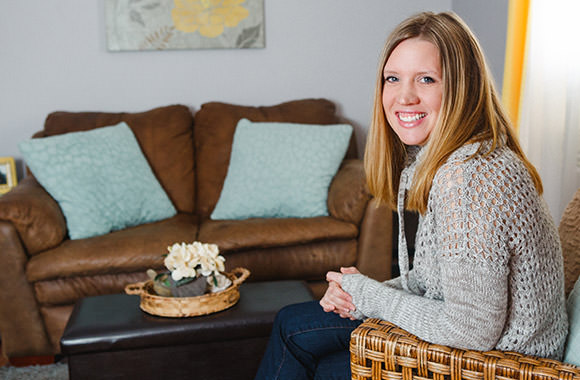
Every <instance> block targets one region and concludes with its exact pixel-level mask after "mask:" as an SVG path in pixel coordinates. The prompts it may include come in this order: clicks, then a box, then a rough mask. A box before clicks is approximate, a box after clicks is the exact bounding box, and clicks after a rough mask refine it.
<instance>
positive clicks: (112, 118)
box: [36, 105, 195, 213]
mask: <svg viewBox="0 0 580 380" xmlns="http://www.w3.org/2000/svg"><path fill="white" fill-rule="evenodd" d="M121 121H124V122H125V123H127V124H128V125H129V127H130V128H131V130H132V131H133V133H134V134H135V137H136V138H137V141H138V142H139V145H140V147H141V150H142V151H143V153H144V155H145V158H146V159H147V161H148V163H149V165H150V166H151V169H152V170H153V173H154V174H155V176H156V177H157V179H158V180H159V183H160V184H161V186H162V187H163V189H164V190H165V191H166V192H167V195H168V196H169V198H170V199H171V201H172V202H173V205H174V206H175V208H176V209H177V210H178V211H180V212H188V213H192V212H194V211H195V201H194V200H195V192H194V185H195V177H194V163H193V160H194V154H193V116H192V114H191V112H190V111H189V109H188V108H187V107H186V106H183V105H172V106H167V107H160V108H155V109H152V110H150V111H146V112H140V113H108V112H54V113H51V114H50V115H48V117H47V118H46V121H45V124H44V131H42V133H40V134H37V135H36V136H53V135H58V134H63V133H67V132H77V131H86V130H90V129H95V128H100V127H104V126H110V125H115V124H118V123H119V122H121Z"/></svg>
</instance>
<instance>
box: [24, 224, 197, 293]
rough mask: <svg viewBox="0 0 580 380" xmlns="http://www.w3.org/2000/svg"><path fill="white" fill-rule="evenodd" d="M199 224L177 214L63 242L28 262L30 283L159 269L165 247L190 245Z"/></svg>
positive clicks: (27, 274) (161, 265)
mask: <svg viewBox="0 0 580 380" xmlns="http://www.w3.org/2000/svg"><path fill="white" fill-rule="evenodd" d="M197 229H198V224H197V221H196V217H195V216H194V215H192V214H178V215H176V216H174V217H173V218H170V219H166V220H163V221H160V222H155V223H149V224H143V225H140V226H137V227H131V228H127V229H125V230H121V231H115V232H111V233H109V234H107V235H103V236H96V237H92V238H88V239H80V240H66V241H64V242H63V243H62V244H61V245H60V246H58V247H57V248H54V249H50V250H47V251H44V252H42V253H40V254H38V255H36V256H34V257H32V258H31V259H30V261H29V262H28V266H27V270H26V277H27V279H28V281H29V282H36V281H42V280H51V279H56V278H66V277H74V276H90V275H97V274H98V275H102V274H115V273H130V272H137V271H145V270H147V269H148V268H154V269H156V268H162V267H163V257H162V255H163V254H165V253H167V247H168V246H169V245H171V244H173V243H175V242H182V241H193V240H195V236H196V234H197Z"/></svg>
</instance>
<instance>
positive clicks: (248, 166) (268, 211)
mask: <svg viewBox="0 0 580 380" xmlns="http://www.w3.org/2000/svg"><path fill="white" fill-rule="evenodd" d="M351 134H352V127H351V126H350V125H346V124H335V125H311V124H293V123H268V122H262V123H255V122H251V121H249V120H247V119H242V120H240V121H239V123H238V125H237V127H236V132H235V134H234V142H233V145H232V153H231V157H230V165H229V168H228V173H227V176H226V179H225V183H224V186H223V189H222V192H221V194H220V198H219V201H218V203H217V205H216V207H215V209H214V211H213V213H212V214H211V219H247V218H292V217H295V218H308V217H314V216H326V215H328V208H327V205H326V200H327V196H328V187H329V186H330V182H331V181H332V178H333V177H334V175H335V174H336V172H337V170H338V167H339V166H340V163H341V162H342V159H343V158H344V155H345V153H346V149H347V147H348V143H349V140H350V135H351Z"/></svg>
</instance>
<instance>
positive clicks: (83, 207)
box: [19, 122, 176, 239]
mask: <svg viewBox="0 0 580 380" xmlns="http://www.w3.org/2000/svg"><path fill="white" fill-rule="evenodd" d="M19 148H20V151H21V152H22V155H23V156H24V159H25V161H26V164H27V165H28V167H29V168H30V170H31V171H32V173H33V174H34V176H35V177H36V179H37V180H38V181H39V182H40V184H41V185H42V186H43V187H44V188H45V189H46V191H47V192H48V193H49V194H50V195H51V196H52V197H53V198H54V199H55V200H56V201H57V202H58V204H59V205H60V207H61V209H62V212H63V214H64V216H65V218H66V223H67V228H68V232H69V236H70V238H71V239H82V238H88V237H91V236H97V235H103V234H106V233H108V232H110V231H115V230H120V229H123V228H126V227H131V226H136V225H139V224H143V223H148V222H154V221H157V220H161V219H166V218H169V217H171V216H173V215H175V214H176V211H175V208H174V207H173V204H172V203H171V201H170V200H169V198H168V196H167V194H166V193H165V191H164V190H163V188H162V187H161V185H160V184H159V181H158V180H157V178H156V177H155V175H154V174H153V172H152V171H151V168H150V166H149V164H148V163H147V160H146V159H145V157H144V156H143V152H142V151H141V148H140V147H139V143H138V142H137V139H136V138H135V136H134V135H133V132H132V131H131V129H130V128H129V126H128V125H127V124H125V123H124V122H122V123H119V124H117V125H116V126H111V127H104V128H97V129H93V130H90V131H85V132H72V133H67V134H62V135H57V136H51V137H45V138H38V139H31V140H28V141H25V142H22V143H20V144H19Z"/></svg>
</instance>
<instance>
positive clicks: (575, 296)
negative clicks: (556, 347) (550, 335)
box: [564, 278, 580, 366]
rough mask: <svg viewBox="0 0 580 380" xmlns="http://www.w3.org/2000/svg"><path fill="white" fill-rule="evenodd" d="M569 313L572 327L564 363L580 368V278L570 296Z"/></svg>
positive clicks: (569, 332) (569, 321)
mask: <svg viewBox="0 0 580 380" xmlns="http://www.w3.org/2000/svg"><path fill="white" fill-rule="evenodd" d="M567 311H568V323H569V324H570V327H569V331H568V340H567V341H566V349H565V351H564V362H566V363H569V364H574V365H577V366H580V278H579V279H578V280H577V281H576V284H574V289H572V292H570V295H569V296H568V302H567Z"/></svg>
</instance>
